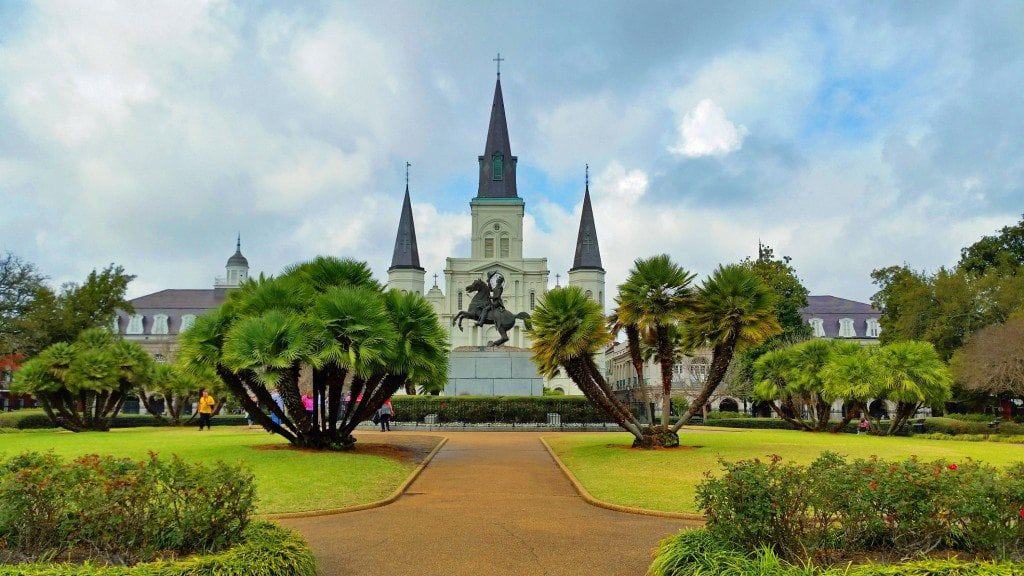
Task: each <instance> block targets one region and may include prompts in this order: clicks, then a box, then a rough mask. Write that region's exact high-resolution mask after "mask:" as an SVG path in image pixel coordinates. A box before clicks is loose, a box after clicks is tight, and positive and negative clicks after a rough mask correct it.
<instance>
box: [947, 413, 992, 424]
mask: <svg viewBox="0 0 1024 576" xmlns="http://www.w3.org/2000/svg"><path fill="white" fill-rule="evenodd" d="M946 418H952V419H953V420H961V421H963V422H984V423H985V424H988V423H989V422H991V421H993V420H995V419H996V418H998V416H993V415H992V414H977V413H972V414H946Z"/></svg>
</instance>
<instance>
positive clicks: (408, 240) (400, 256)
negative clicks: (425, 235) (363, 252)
mask: <svg viewBox="0 0 1024 576" xmlns="http://www.w3.org/2000/svg"><path fill="white" fill-rule="evenodd" d="M398 268H411V269H414V270H423V268H422V267H421V266H420V251H419V247H418V246H417V245H416V224H415V222H413V219H412V201H411V200H410V199H409V184H406V185H405V199H404V200H402V215H401V216H400V217H399V218H398V234H396V235H395V251H394V253H392V255H391V267H390V268H388V270H395V269H398Z"/></svg>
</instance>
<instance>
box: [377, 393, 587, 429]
mask: <svg viewBox="0 0 1024 576" xmlns="http://www.w3.org/2000/svg"><path fill="white" fill-rule="evenodd" d="M391 402H392V404H393V406H394V410H395V419H396V420H397V421H400V422H423V419H424V417H426V416H427V415H428V414H437V419H438V422H442V423H444V422H465V423H470V424H477V423H488V422H507V423H516V424H518V423H524V424H526V423H540V422H547V415H548V413H551V412H556V413H558V414H560V415H561V418H562V423H563V424H597V423H603V422H606V421H607V417H606V416H605V415H604V412H602V411H600V410H599V409H597V408H596V407H595V406H594V405H593V404H592V403H591V402H590V401H589V400H587V399H586V398H585V397H583V396H520V397H517V396H507V397H501V396H495V397H479V396H455V397H449V396H395V397H394V398H392V399H391Z"/></svg>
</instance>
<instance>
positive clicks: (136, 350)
mask: <svg viewBox="0 0 1024 576" xmlns="http://www.w3.org/2000/svg"><path fill="white" fill-rule="evenodd" d="M152 371H153V361H152V359H151V358H150V357H149V354H147V353H146V352H145V351H144V350H143V349H142V348H141V347H140V346H139V345H138V344H135V343H133V342H128V341H125V340H120V339H118V338H117V337H115V336H114V335H113V334H111V333H110V332H108V331H107V330H104V329H102V328H92V329H89V330H85V331H83V332H82V333H81V334H79V336H78V338H77V339H75V341H74V342H72V343H70V344H69V343H65V342H58V343H56V344H53V345H51V346H49V347H47V348H46V349H45V350H43V352H42V353H40V354H39V355H38V356H36V357H35V358H32V359H31V360H28V361H27V362H25V364H23V365H22V367H21V369H20V370H18V372H16V373H15V376H14V383H13V385H12V389H13V390H14V391H16V392H22V393H29V394H33V395H34V396H35V397H36V398H37V399H38V400H39V403H40V404H41V405H42V407H43V410H45V411H46V414H47V415H48V416H49V417H50V419H52V420H53V421H54V423H56V424H57V425H58V426H61V427H63V428H66V429H68V430H70V431H72V432H81V431H83V430H101V431H105V430H109V429H110V419H111V418H114V417H116V416H117V414H118V413H119V412H120V411H121V406H122V405H123V404H124V399H125V397H126V396H127V395H128V394H130V393H131V392H132V391H133V390H135V389H137V388H139V387H141V386H145V385H146V384H147V383H148V380H149V378H150V376H151V374H152Z"/></svg>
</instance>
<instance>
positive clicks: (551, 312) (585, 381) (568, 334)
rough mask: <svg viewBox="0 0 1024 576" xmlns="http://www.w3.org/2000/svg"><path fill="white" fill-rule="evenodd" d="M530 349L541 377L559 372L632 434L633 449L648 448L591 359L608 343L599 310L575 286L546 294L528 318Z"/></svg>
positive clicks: (647, 441) (644, 436) (639, 429)
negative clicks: (566, 376)
mask: <svg viewBox="0 0 1024 576" xmlns="http://www.w3.org/2000/svg"><path fill="white" fill-rule="evenodd" d="M530 320H531V324H532V326H531V327H530V339H531V341H532V343H531V345H530V349H531V351H532V352H533V361H534V363H535V364H536V365H537V369H538V371H539V372H540V373H541V375H543V376H546V377H548V378H553V377H555V376H557V375H558V374H559V372H560V371H561V370H565V373H566V374H567V375H568V376H569V378H571V379H572V381H573V382H574V383H575V384H576V386H578V387H579V389H580V390H581V391H582V392H583V394H584V395H585V396H586V397H587V398H588V399H590V401H591V402H593V403H594V404H595V405H597V406H599V407H600V408H601V409H602V410H604V412H605V413H606V414H607V415H608V417H609V418H611V419H612V420H613V421H614V422H615V423H616V424H618V425H619V426H621V427H622V428H623V429H624V430H626V431H628V432H629V433H630V434H632V435H633V438H634V440H633V445H634V446H643V447H650V446H651V445H652V442H653V438H652V437H651V434H650V432H649V431H647V433H646V434H645V431H644V430H643V426H642V424H641V423H640V422H639V421H638V420H637V419H636V417H635V416H634V415H633V414H632V413H631V412H630V411H629V409H628V408H627V407H626V406H625V405H623V404H622V403H621V402H619V400H618V399H617V398H616V397H615V393H614V392H613V391H612V389H611V387H610V386H609V385H608V382H607V381H606V380H605V378H604V375H603V374H602V371H601V370H600V369H599V368H598V366H597V363H596V362H595V361H594V356H595V355H596V354H597V353H598V352H600V351H602V350H603V349H604V347H605V346H607V345H608V343H609V342H611V340H612V334H611V332H610V331H609V330H608V325H607V323H606V321H605V318H604V316H603V313H602V310H601V306H600V305H599V304H598V303H597V302H595V301H594V300H593V299H592V298H588V297H587V296H586V294H584V293H583V290H582V289H581V288H580V287H579V286H568V287H565V288H555V289H553V290H549V291H548V292H547V294H545V295H544V298H542V299H541V301H540V302H539V303H538V304H537V307H536V308H535V309H534V310H533V313H532V314H531V317H530Z"/></svg>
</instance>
